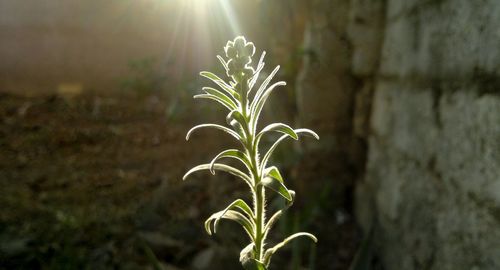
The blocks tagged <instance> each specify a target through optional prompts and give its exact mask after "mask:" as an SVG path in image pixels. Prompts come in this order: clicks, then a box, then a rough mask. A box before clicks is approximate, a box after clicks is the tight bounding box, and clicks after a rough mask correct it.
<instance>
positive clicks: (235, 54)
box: [224, 36, 255, 83]
mask: <svg viewBox="0 0 500 270" xmlns="http://www.w3.org/2000/svg"><path fill="white" fill-rule="evenodd" d="M224 52H225V53H226V56H227V58H229V59H228V61H227V69H226V70H227V75H228V76H229V77H231V78H232V79H233V80H234V81H235V82H236V83H240V82H241V81H243V80H244V79H248V78H250V77H251V76H252V75H253V73H254V72H255V70H254V69H253V68H252V67H251V66H250V64H251V63H252V56H253V55H254V54H255V46H254V45H253V43H252V42H247V41H246V40H245V38H244V37H241V36H240V37H237V38H236V39H235V40H234V41H228V42H227V44H226V46H225V47H224Z"/></svg>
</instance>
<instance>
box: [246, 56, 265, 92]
mask: <svg viewBox="0 0 500 270" xmlns="http://www.w3.org/2000/svg"><path fill="white" fill-rule="evenodd" d="M265 56H266V52H265V51H263V52H262V54H261V56H260V60H259V63H258V64H257V68H256V69H255V73H254V74H253V76H252V79H251V80H250V82H249V83H248V92H250V91H252V88H253V87H254V85H255V83H256V82H257V80H258V79H259V75H260V72H261V71H262V69H264V66H265V63H264V57H265Z"/></svg>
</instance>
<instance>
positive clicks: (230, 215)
mask: <svg viewBox="0 0 500 270" xmlns="http://www.w3.org/2000/svg"><path fill="white" fill-rule="evenodd" d="M221 218H223V219H229V220H232V221H236V222H238V223H239V224H240V225H241V226H242V227H243V229H244V230H245V232H246V233H247V234H248V236H249V237H250V239H252V241H253V240H254V235H255V232H254V226H255V225H254V224H253V222H252V221H250V220H249V219H248V218H247V217H245V216H244V215H243V214H241V213H240V212H237V211H234V210H227V211H225V210H223V211H219V212H217V213H215V214H213V215H212V216H210V217H209V218H208V219H207V220H206V221H205V230H207V232H208V234H209V235H212V231H211V230H210V223H211V222H212V221H213V220H216V219H221ZM215 230H216V225H214V233H215Z"/></svg>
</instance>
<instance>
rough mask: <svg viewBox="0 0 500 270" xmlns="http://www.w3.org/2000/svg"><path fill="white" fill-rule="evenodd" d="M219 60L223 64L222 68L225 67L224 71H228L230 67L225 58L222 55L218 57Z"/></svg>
mask: <svg viewBox="0 0 500 270" xmlns="http://www.w3.org/2000/svg"><path fill="white" fill-rule="evenodd" d="M217 59H219V62H220V63H221V64H222V66H223V67H224V69H225V70H226V71H227V69H228V67H227V63H226V61H225V60H224V58H222V57H221V56H220V55H217Z"/></svg>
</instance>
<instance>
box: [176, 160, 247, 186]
mask: <svg viewBox="0 0 500 270" xmlns="http://www.w3.org/2000/svg"><path fill="white" fill-rule="evenodd" d="M211 166H212V168H214V169H215V170H219V171H224V172H227V173H230V174H232V175H234V176H237V177H239V178H241V179H243V180H244V181H245V182H246V183H247V184H248V185H250V186H252V180H251V178H250V176H248V175H246V174H245V173H244V172H242V171H240V170H238V169H236V168H233V167H231V166H228V165H226V164H220V163H215V164H213V165H211V164H202V165H198V166H196V167H194V168H192V169H191V170H189V171H188V172H187V173H186V174H185V175H184V176H183V177H182V180H186V178H187V177H188V176H189V175H191V174H192V173H194V172H197V171H202V170H210V168H211Z"/></svg>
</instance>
